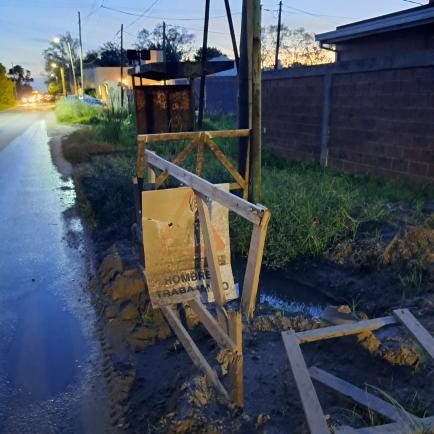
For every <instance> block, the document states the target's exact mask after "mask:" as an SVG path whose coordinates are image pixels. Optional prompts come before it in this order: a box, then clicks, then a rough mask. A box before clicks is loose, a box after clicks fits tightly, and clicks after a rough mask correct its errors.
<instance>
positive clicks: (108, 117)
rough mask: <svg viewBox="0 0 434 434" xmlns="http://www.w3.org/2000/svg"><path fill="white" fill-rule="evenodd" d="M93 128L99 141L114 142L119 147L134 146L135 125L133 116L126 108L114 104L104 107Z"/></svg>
mask: <svg viewBox="0 0 434 434" xmlns="http://www.w3.org/2000/svg"><path fill="white" fill-rule="evenodd" d="M93 128H94V133H95V138H96V139H97V140H99V141H103V142H106V143H112V144H116V145H118V146H119V147H120V148H131V147H134V146H135V143H136V125H135V120H134V116H133V115H132V114H131V113H130V112H129V111H128V110H122V109H119V108H115V107H114V106H111V107H108V108H106V109H105V110H104V111H103V112H102V114H101V116H100V118H99V122H98V124H96V125H95V126H94V127H93Z"/></svg>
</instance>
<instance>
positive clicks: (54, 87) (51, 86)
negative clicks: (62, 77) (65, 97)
mask: <svg viewBox="0 0 434 434" xmlns="http://www.w3.org/2000/svg"><path fill="white" fill-rule="evenodd" d="M47 90H48V93H49V94H50V95H57V94H59V93H62V88H61V86H60V85H59V84H57V83H56V82H55V81H51V82H50V83H48V86H47Z"/></svg>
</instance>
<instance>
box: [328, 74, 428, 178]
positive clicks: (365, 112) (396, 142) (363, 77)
mask: <svg viewBox="0 0 434 434" xmlns="http://www.w3.org/2000/svg"><path fill="white" fill-rule="evenodd" d="M331 92H332V94H331V105H330V124H329V128H330V133H329V134H330V135H329V165H330V166H331V167H336V168H338V169H343V170H345V171H349V172H355V173H370V174H375V175H380V176H383V177H400V178H409V179H412V180H414V181H421V182H424V181H429V180H431V181H433V180H434V68H432V67H431V68H408V69H396V70H389V71H374V72H363V73H352V74H339V75H336V76H335V77H333V83H332V91H331Z"/></svg>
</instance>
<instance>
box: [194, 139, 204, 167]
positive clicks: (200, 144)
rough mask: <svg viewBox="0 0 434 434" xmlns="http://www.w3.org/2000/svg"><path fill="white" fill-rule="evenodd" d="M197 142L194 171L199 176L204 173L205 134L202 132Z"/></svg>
mask: <svg viewBox="0 0 434 434" xmlns="http://www.w3.org/2000/svg"><path fill="white" fill-rule="evenodd" d="M195 143H196V148H197V149H196V164H195V165H194V173H195V174H196V175H197V176H200V174H201V173H202V167H203V151H204V147H205V144H204V136H203V134H201V135H200V136H199V139H196V140H195Z"/></svg>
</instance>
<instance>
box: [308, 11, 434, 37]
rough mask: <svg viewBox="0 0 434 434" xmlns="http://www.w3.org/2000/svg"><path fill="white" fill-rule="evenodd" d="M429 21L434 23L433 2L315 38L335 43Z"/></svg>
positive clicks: (341, 28) (345, 26) (364, 21)
mask: <svg viewBox="0 0 434 434" xmlns="http://www.w3.org/2000/svg"><path fill="white" fill-rule="evenodd" d="M429 23H434V5H432V4H428V5H425V6H420V7H416V8H411V9H406V10H403V11H399V12H395V13H393V14H387V15H382V16H379V17H375V18H371V19H368V20H363V21H358V22H355V23H351V24H346V25H344V26H339V27H337V28H336V30H334V31H332V32H326V33H320V34H318V35H316V36H315V39H316V40H317V41H319V42H321V43H326V44H335V43H336V42H342V41H347V40H349V39H356V38H361V37H364V36H369V35H373V34H378V33H385V32H391V31H394V30H401V29H407V28H411V27H417V26H422V25H425V24H429Z"/></svg>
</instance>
